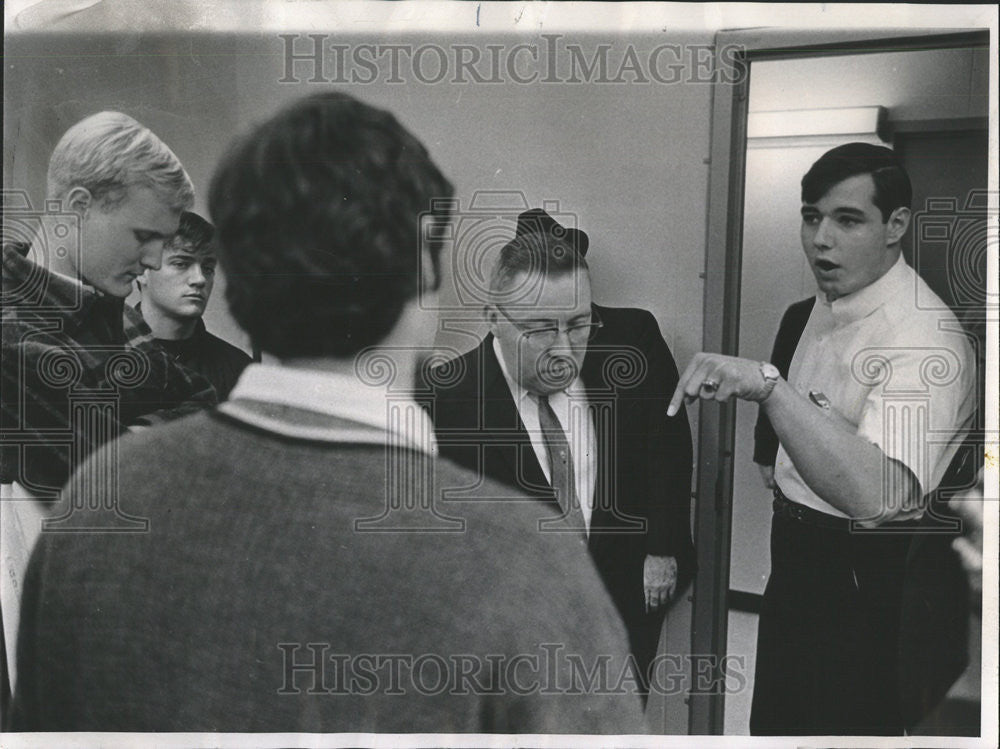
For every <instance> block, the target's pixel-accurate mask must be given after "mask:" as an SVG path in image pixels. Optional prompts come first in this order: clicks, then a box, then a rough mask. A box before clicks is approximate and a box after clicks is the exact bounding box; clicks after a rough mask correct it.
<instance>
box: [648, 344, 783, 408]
mask: <svg viewBox="0 0 1000 749" xmlns="http://www.w3.org/2000/svg"><path fill="white" fill-rule="evenodd" d="M770 393H771V387H769V386H768V383H767V380H765V379H764V375H763V374H761V371H760V362H756V361H752V360H750V359H739V358H737V357H735V356H723V355H722V354H705V353H700V354H695V355H694V359H692V360H691V363H690V364H688V368H687V369H685V370H684V374H683V375H681V379H680V382H678V383H677V389H676V390H675V391H674V397H673V398H671V400H670V406H669V407H668V408H667V416H673V415H674V414H675V413H677V409H678V408H680V405H681V401H688V402H690V401H694V400H697V399H698V398H702V399H703V400H717V401H727V400H729V399H730V398H732V397H736V398H740V399H742V400H749V401H761V400H764V399H765V398H766V397H767V396H768V395H770Z"/></svg>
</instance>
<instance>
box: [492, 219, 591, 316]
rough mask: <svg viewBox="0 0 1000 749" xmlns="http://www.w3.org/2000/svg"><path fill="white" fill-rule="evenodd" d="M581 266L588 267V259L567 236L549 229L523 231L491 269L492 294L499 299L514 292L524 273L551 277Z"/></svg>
mask: <svg viewBox="0 0 1000 749" xmlns="http://www.w3.org/2000/svg"><path fill="white" fill-rule="evenodd" d="M577 270H588V265H587V260H586V258H585V257H583V255H581V254H580V253H578V252H577V251H576V250H575V249H574V248H573V246H572V245H570V244H569V243H568V242H566V241H565V240H563V239H560V238H559V237H556V236H555V235H554V234H552V233H551V232H545V231H538V232H530V233H527V234H520V235H518V236H516V237H514V239H512V240H511V241H509V242H508V243H507V244H505V245H504V246H503V248H502V249H501V250H500V254H499V256H498V257H497V260H496V263H494V265H493V270H492V272H491V273H490V294H491V295H492V296H493V298H494V299H496V298H497V297H499V296H501V295H503V294H505V293H508V292H511V291H512V290H513V289H514V281H515V280H516V279H517V277H518V276H520V275H522V274H524V275H526V276H531V275H532V274H536V273H537V274H539V275H541V276H542V277H545V278H549V277H556V276H563V275H568V274H571V273H575V272H576V271H577Z"/></svg>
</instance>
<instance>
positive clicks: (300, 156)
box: [209, 92, 452, 358]
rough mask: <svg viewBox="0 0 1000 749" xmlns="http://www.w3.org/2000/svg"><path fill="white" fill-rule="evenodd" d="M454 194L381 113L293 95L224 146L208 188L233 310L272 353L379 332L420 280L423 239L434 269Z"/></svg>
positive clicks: (368, 339) (327, 97)
mask: <svg viewBox="0 0 1000 749" xmlns="http://www.w3.org/2000/svg"><path fill="white" fill-rule="evenodd" d="M451 196H452V187H451V184H450V183H449V182H448V180H447V179H445V177H444V176H443V175H442V174H441V172H440V171H438V168H437V167H436V166H435V165H434V163H433V162H432V161H431V159H430V156H429V155H428V153H427V150H426V149H425V148H424V146H423V145H422V144H421V143H420V142H419V141H418V140H417V139H416V138H414V137H413V136H412V135H411V134H410V133H409V132H407V131H406V130H405V129H404V128H403V127H402V126H401V125H400V124H399V122H397V121H396V118H395V117H393V116H392V114H390V113H389V112H386V111H384V110H381V109H376V108H374V107H371V106H368V105H367V104H363V103H362V102H360V101H358V100H357V99H354V98H353V97H351V96H349V95H347V94H344V93H334V92H331V93H322V94H315V95H313V96H309V97H306V98H304V99H301V100H299V101H297V102H295V103H293V104H291V105H290V106H288V107H287V108H285V109H283V110H282V111H280V112H279V113H278V114H277V115H275V116H274V117H272V118H271V119H269V120H268V121H266V122H264V123H263V124H261V125H259V126H258V127H256V128H255V129H253V130H252V131H251V132H250V133H249V134H248V135H247V136H245V137H243V138H242V139H241V140H239V141H238V142H237V143H236V144H235V145H234V146H233V147H232V148H231V149H230V151H229V152H228V154H227V155H226V156H225V158H224V159H223V161H222V162H221V164H220V166H219V167H218V169H217V170H216V172H215V175H214V177H213V179H212V184H211V187H210V189H209V206H210V209H211V215H212V218H213V220H214V221H215V224H216V227H217V228H218V237H219V261H220V263H221V265H222V267H223V269H224V270H225V273H226V298H227V300H228V302H229V307H230V310H231V312H232V314H233V317H234V318H235V319H236V321H237V322H238V323H239V324H240V325H242V326H243V328H244V330H246V331H247V333H248V334H249V335H250V338H251V340H252V341H253V343H254V345H255V346H257V347H259V348H260V349H262V350H264V351H267V352H269V353H271V354H274V355H275V356H278V357H279V358H281V357H284V358H289V357H301V356H335V357H347V356H351V355H353V354H355V353H357V352H359V351H361V350H362V349H363V348H365V347H366V346H370V345H373V344H375V343H378V342H379V341H380V340H382V339H383V338H384V337H385V336H386V335H387V334H388V333H389V332H390V331H391V330H392V328H393V327H394V326H395V324H396V322H397V320H398V319H399V316H400V314H401V312H402V310H403V307H404V305H405V304H406V302H407V301H409V300H410V299H412V298H413V297H414V296H416V295H417V294H418V293H419V291H420V289H419V288H418V284H419V282H420V280H421V278H422V274H421V260H422V250H423V249H426V250H427V251H428V254H429V255H430V261H431V265H432V268H433V272H434V279H433V280H434V281H435V282H436V281H437V279H438V277H439V275H440V273H439V268H440V258H439V255H440V251H441V246H442V240H441V239H440V238H438V237H440V235H441V234H442V232H440V231H439V229H440V226H441V225H442V224H445V223H446V222H447V221H448V220H449V219H450V213H451V205H452V203H451V200H450V198H451ZM422 214H429V222H432V223H437V224H438V226H436V227H434V228H433V229H427V225H425V224H423V223H422V221H421V218H422ZM422 229H425V231H423V233H422Z"/></svg>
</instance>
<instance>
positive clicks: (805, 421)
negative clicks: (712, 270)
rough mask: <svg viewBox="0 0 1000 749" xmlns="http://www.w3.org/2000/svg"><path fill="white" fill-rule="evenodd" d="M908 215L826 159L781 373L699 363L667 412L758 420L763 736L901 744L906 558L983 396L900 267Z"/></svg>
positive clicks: (902, 196)
mask: <svg viewBox="0 0 1000 749" xmlns="http://www.w3.org/2000/svg"><path fill="white" fill-rule="evenodd" d="M909 201H910V186H909V178H908V177H907V175H906V172H905V170H904V169H903V168H902V166H901V164H900V163H899V160H898V159H897V158H896V156H895V154H893V152H892V151H891V150H889V149H888V148H883V147H879V146H872V145H868V144H864V143H851V144H847V145H844V146H840V147H838V148H835V149H833V150H831V151H829V152H827V153H826V154H825V155H824V156H822V157H821V158H820V159H819V161H817V162H816V164H814V165H813V167H812V168H811V169H810V170H809V172H808V173H807V174H806V176H805V178H804V179H803V180H802V208H801V213H802V227H801V240H802V248H803V250H804V252H805V255H806V257H807V259H808V261H809V265H810V267H811V268H812V272H813V275H814V276H815V278H816V284H817V286H818V291H817V294H816V296H815V297H814V298H813V299H808V300H805V301H803V302H799V303H797V304H795V305H792V307H791V308H790V309H789V310H788V311H787V312H786V314H785V317H784V319H783V320H782V323H781V328H780V330H779V333H778V338H777V340H776V342H775V349H774V354H773V356H772V359H773V362H756V361H748V360H746V359H739V358H736V357H730V356H722V355H719V354H707V353H701V354H697V355H696V356H695V358H694V359H693V360H692V362H691V364H690V365H689V366H688V368H687V370H686V371H685V372H684V374H683V375H682V377H681V381H680V384H679V385H678V387H677V390H676V391H675V393H674V397H673V400H672V401H671V405H670V408H671V410H673V409H677V408H679V407H680V405H681V404H682V403H683V401H684V399H685V398H687V399H696V398H702V399H708V400H718V401H726V400H729V399H730V398H740V399H742V400H748V401H755V402H757V403H759V404H760V412H761V419H760V421H759V423H758V427H757V434H756V436H757V445H756V450H755V453H754V460H755V461H756V462H757V463H758V464H760V465H761V471H762V474H763V476H764V480H765V482H766V483H767V485H768V486H769V487H770V488H772V489H773V491H774V517H773V522H772V526H771V575H770V579H769V580H768V583H767V588H766V589H765V591H764V599H763V602H762V605H761V613H760V623H759V629H758V641H757V672H756V677H755V682H754V699H753V709H752V712H751V717H750V730H751V732H753V733H755V734H798V735H803V734H804V735H809V734H824V735H829V734H833V735H844V734H861V735H866V734H879V735H881V734H901V733H902V732H903V727H904V719H903V711H902V708H901V699H900V693H901V688H902V687H903V686H904V685H903V684H901V676H900V673H901V666H902V665H903V664H901V660H900V655H899V652H900V649H901V637H900V633H901V618H902V617H903V591H904V586H905V585H907V584H908V580H907V563H908V556H907V555H908V552H909V550H910V548H911V542H912V541H913V540H914V533H915V532H918V531H919V527H918V525H917V520H918V519H920V518H921V517H922V516H924V514H925V512H927V497H928V495H929V494H930V493H931V492H932V491H933V490H934V489H935V488H936V487H937V486H938V485H939V483H940V482H941V479H942V476H943V475H944V473H945V471H946V469H947V468H948V465H949V463H950V462H951V459H952V457H953V456H954V455H955V453H956V451H957V450H958V448H959V446H960V443H961V442H962V440H963V437H964V434H965V432H966V431H967V430H968V428H969V427H970V426H971V422H972V419H973V414H974V409H975V395H976V394H975V382H976V376H975V363H974V359H973V356H972V351H971V347H970V345H969V343H968V341H967V339H966V336H965V335H964V334H963V332H962V330H961V327H960V326H959V325H958V322H957V320H956V319H955V316H954V315H953V314H952V313H951V312H950V311H948V310H947V308H946V307H945V305H944V304H943V303H942V302H941V301H940V300H939V299H937V297H936V296H934V294H933V292H931V290H930V288H928V287H927V285H926V284H925V283H924V282H923V281H922V280H921V279H920V277H919V276H917V274H916V273H915V272H914V271H913V269H912V268H910V267H909V266H908V265H907V264H906V262H905V261H904V260H903V258H902V254H901V251H900V240H901V239H902V237H903V235H904V233H905V232H906V229H907V227H908V226H909V223H910V206H909ZM918 299H920V300H932V303H930V304H929V305H922V306H918V304H917V300H918ZM776 365H777V366H776ZM927 613H930V612H929V611H928V612H927ZM925 615H926V614H925Z"/></svg>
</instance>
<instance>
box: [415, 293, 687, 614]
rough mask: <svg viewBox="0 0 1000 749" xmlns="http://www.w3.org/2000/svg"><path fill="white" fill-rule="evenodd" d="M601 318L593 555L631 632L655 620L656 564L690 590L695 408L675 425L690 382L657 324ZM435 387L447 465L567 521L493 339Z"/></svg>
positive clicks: (586, 378) (594, 389) (595, 381)
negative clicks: (678, 395)
mask: <svg viewBox="0 0 1000 749" xmlns="http://www.w3.org/2000/svg"><path fill="white" fill-rule="evenodd" d="M594 309H595V311H596V312H597V314H598V315H599V316H600V319H601V320H602V321H603V322H604V327H602V328H601V329H600V330H599V331H598V333H597V335H596V336H595V337H594V339H593V340H592V341H591V342H590V344H589V346H588V350H587V355H586V357H585V359H584V362H583V367H582V371H581V379H582V381H583V385H584V389H585V390H586V393H587V397H588V400H589V403H590V408H591V413H592V415H593V418H594V424H595V432H596V437H597V452H598V467H597V480H596V484H595V489H594V511H593V514H592V516H591V523H590V526H591V532H590V537H589V540H588V548H589V551H590V554H591V556H592V558H593V560H594V562H595V564H596V566H597V569H598V571H599V572H600V573H601V576H602V578H603V579H604V582H605V584H606V585H607V587H608V590H609V592H610V593H611V596H612V598H613V599H614V600H615V603H616V604H617V605H618V608H619V610H620V612H621V613H622V616H623V617H624V618H625V620H626V622H628V621H630V620H632V619H634V618H635V617H638V616H640V615H641V613H642V611H643V607H644V595H643V586H642V565H643V562H644V560H645V557H646V555H647V554H653V555H660V556H674V557H676V558H677V562H678V577H679V580H678V590H680V589H681V588H682V587H683V586H684V585H686V584H687V582H689V581H690V579H691V577H692V575H693V571H694V570H693V567H694V545H693V544H692V541H691V530H690V506H691V472H692V451H691V430H690V427H689V425H688V421H687V414H686V412H685V411H684V409H683V408H682V409H681V410H680V411H679V412H678V413H677V414H676V415H675V416H674V417H673V418H668V417H667V415H666V413H667V406H668V404H669V402H670V398H671V396H672V394H673V391H674V388H675V387H676V386H677V382H678V379H679V378H678V373H677V366H676V364H675V363H674V359H673V357H672V356H671V354H670V350H669V349H668V348H667V345H666V342H665V341H664V340H663V337H662V336H661V335H660V330H659V327H658V326H657V324H656V320H655V318H654V317H653V315H652V314H650V313H649V312H647V311H645V310H640V309H618V308H609V307H600V306H598V305H594ZM431 379H432V381H433V382H432V384H431V387H432V393H433V401H432V404H431V409H432V412H431V416H432V418H433V420H434V424H435V430H436V433H437V437H438V442H439V449H440V452H441V455H442V456H443V457H446V458H449V459H451V460H453V461H454V462H456V463H458V464H459V465H462V466H464V467H466V468H468V469H470V470H472V471H474V472H476V473H477V474H478V475H480V476H486V477H489V478H492V479H495V480H498V481H500V482H502V483H504V484H506V485H508V486H511V487H515V488H517V489H518V490H519V492H521V493H526V494H528V495H529V496H532V497H535V498H537V499H539V500H541V501H542V502H544V503H546V504H547V505H548V507H547V510H551V511H552V512H553V513H558V512H559V505H558V502H557V500H556V498H555V496H554V494H553V492H552V489H551V487H550V486H549V484H548V482H547V480H546V478H545V474H544V473H543V471H542V467H541V466H540V465H539V463H538V459H537V457H536V456H535V452H534V450H533V448H532V446H531V440H530V438H529V436H528V433H527V431H526V430H525V427H524V425H523V424H522V423H521V419H520V417H519V415H518V412H517V407H516V406H515V404H514V400H513V397H512V396H511V393H510V389H509V387H508V386H507V382H506V380H505V379H504V376H503V372H502V371H501V369H500V364H499V362H498V361H497V358H496V354H495V353H494V350H493V336H492V335H488V336H487V337H486V339H485V340H483V341H482V343H481V344H480V345H479V346H478V347H477V348H475V349H473V350H472V351H470V352H468V353H467V354H465V355H463V356H461V357H459V358H458V359H456V360H454V361H452V362H450V363H448V364H446V365H444V367H442V368H439V369H438V370H436V371H435V372H434V373H433V375H432V378H431ZM512 496H514V495H512Z"/></svg>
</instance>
